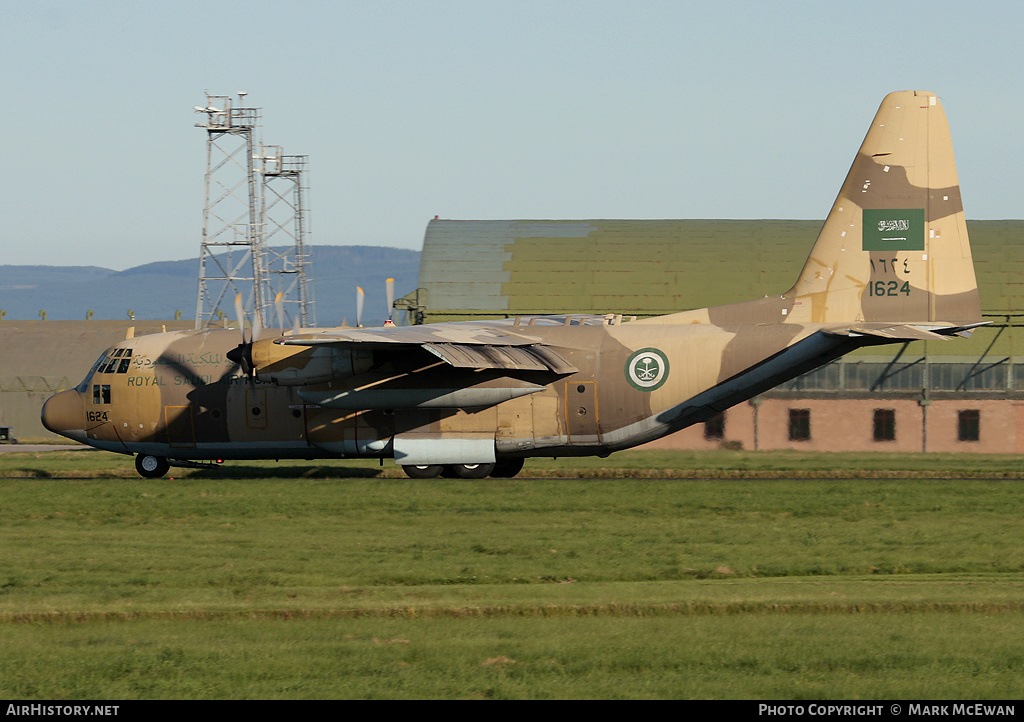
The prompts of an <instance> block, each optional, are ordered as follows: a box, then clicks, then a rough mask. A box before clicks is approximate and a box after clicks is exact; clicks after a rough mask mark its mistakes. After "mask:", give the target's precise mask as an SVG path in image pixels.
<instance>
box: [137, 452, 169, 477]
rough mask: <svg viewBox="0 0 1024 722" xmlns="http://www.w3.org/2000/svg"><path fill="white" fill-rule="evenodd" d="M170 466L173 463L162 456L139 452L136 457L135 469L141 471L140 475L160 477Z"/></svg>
mask: <svg viewBox="0 0 1024 722" xmlns="http://www.w3.org/2000/svg"><path fill="white" fill-rule="evenodd" d="M170 468H171V465H170V464H168V463H167V459H165V458H164V457H162V456H150V455H149V454H139V455H138V456H136V457H135V470H136V471H137V472H139V476H144V477H146V478H147V479H159V478H160V477H161V476H163V475H164V474H166V473H167V470H168V469H170Z"/></svg>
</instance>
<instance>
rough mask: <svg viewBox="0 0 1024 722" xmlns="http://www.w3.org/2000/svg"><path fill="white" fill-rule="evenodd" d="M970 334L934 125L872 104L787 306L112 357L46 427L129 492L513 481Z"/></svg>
mask: <svg viewBox="0 0 1024 722" xmlns="http://www.w3.org/2000/svg"><path fill="white" fill-rule="evenodd" d="M981 324H982V319H981V309H980V306H979V301H978V289H977V284H976V281H975V275H974V266H973V262H972V260H971V249H970V244H969V241H968V237H967V226H966V223H965V220H964V212H963V206H962V204H961V200H960V189H959V184H958V181H957V174H956V167H955V164H954V161H953V149H952V144H951V141H950V137H949V129H948V125H947V123H946V118H945V113H944V111H943V109H942V105H941V104H940V103H939V100H938V98H937V97H936V96H935V95H933V94H930V93H924V92H915V91H904V92H896V93H892V94H890V95H888V96H886V98H885V100H884V101H883V102H882V105H881V107H880V108H879V110H878V113H877V115H876V116H875V118H874V120H873V122H872V124H871V128H870V129H869V130H868V133H867V136H866V137H865V139H864V142H863V144H862V145H861V147H860V151H859V153H858V154H857V157H856V159H855V160H854V162H853V167H852V168H851V169H850V172H849V175H848V176H847V177H846V181H845V183H844V184H843V186H842V189H841V191H840V193H839V197H838V198H837V199H836V201H835V204H834V205H833V207H832V210H831V212H830V213H829V215H828V218H827V219H826V221H825V223H824V225H823V227H822V229H821V232H820V234H819V236H818V238H817V240H816V242H815V244H814V246H813V249H812V250H811V253H810V256H809V258H808V260H807V262H806V264H805V265H804V267H803V270H802V271H801V272H800V275H799V277H798V278H797V281H796V284H795V285H794V286H793V287H792V288H791V289H790V290H789V291H787V292H785V293H783V294H781V295H778V296H771V297H765V298H762V299H757V300H753V301H749V302H744V303H736V304H730V305H727V306H718V307H713V308H702V309H697V310H689V311H683V312H680V313H673V314H669V315H666V316H660V317H656V318H645V319H642V320H627V319H623V318H622V317H621V316H617V315H607V316H543V317H528V318H515V319H504V320H499V321H485V322H454V323H439V324H432V325H426V326H412V327H388V328H372V329H366V328H334V329H324V330H318V329H306V330H295V331H292V332H283V331H273V332H270V331H268V330H262V331H259V330H257V333H255V335H254V336H253V337H252V338H248V337H246V336H245V335H244V331H243V332H242V333H243V337H242V342H241V343H239V337H238V334H239V332H238V331H233V330H207V331H179V332H172V333H161V334H153V335H147V336H142V337H139V338H130V339H126V340H125V341H123V342H122V343H119V344H117V345H116V346H115V347H113V348H111V349H110V350H108V351H107V352H106V353H105V354H104V355H103V357H102V358H101V359H100V360H99V361H98V362H97V363H96V365H95V366H94V367H93V369H92V370H91V371H90V372H89V374H88V375H87V376H86V377H85V379H84V380H83V381H82V383H81V384H80V385H79V386H78V387H77V388H75V389H73V390H69V391H64V392H62V393H59V394H57V395H55V396H53V397H51V398H50V399H49V400H48V401H47V402H46V404H45V406H44V407H43V411H42V418H43V423H44V424H45V425H46V427H47V428H48V429H50V430H51V431H54V432H56V433H59V434H63V435H64V436H67V437H69V438H71V439H75V440H77V441H80V442H82V443H85V444H89V445H91V446H94V447H97V448H100V449H106V450H108V451H114V452H119V453H123V454H135V455H137V459H136V467H137V468H138V470H139V472H140V473H141V474H142V475H143V476H148V477H157V476H161V475H163V474H164V473H165V472H166V471H167V468H168V465H169V464H188V463H197V462H202V461H204V460H207V461H208V460H222V459H267V458H269V459H281V458H302V459H315V458H339V457H364V458H381V459H383V458H393V459H394V460H395V462H396V463H397V464H400V465H401V466H402V467H403V468H404V469H405V470H406V472H407V473H408V474H409V475H410V476H412V477H415V478H429V477H433V476H437V475H440V474H442V473H449V474H454V475H457V476H462V477H466V478H476V477H483V476H487V475H491V476H503V477H508V476H514V475H515V474H517V473H518V472H519V471H520V470H521V468H522V466H523V460H524V459H526V458H528V457H531V456H573V455H579V456H583V455H602V456H603V455H607V454H609V453H611V452H614V451H617V450H620V449H626V448H630V447H633V446H637V445H638V444H642V443H644V442H647V441H651V440H653V439H657V438H659V437H662V436H665V435H666V434H670V433H672V432H674V431H677V430H679V429H682V428H684V427H687V426H690V425H691V424H694V423H698V422H701V421H704V420H707V419H708V418H710V417H712V416H714V415H716V414H718V413H720V412H721V411H723V410H725V409H727V408H729V407H730V406H733V405H735V404H737V403H739V402H741V401H744V400H746V399H749V398H751V397H753V396H754V395H756V394H759V393H762V392H764V391H766V390H768V389H770V388H772V387H774V386H776V385H778V384H780V383H783V382H785V381H788V380H789V379H792V378H795V377H796V376H798V375H800V374H802V373H805V372H807V371H810V370H812V369H814V368H817V367H819V366H821V365H823V364H826V363H828V362H830V361H832V360H834V359H836V358H838V357H839V356H841V355H843V354H845V353H847V352H849V351H852V350H853V349H857V348H860V347H863V346H871V345H876V344H884V343H893V342H903V341H909V340H920V339H935V340H941V339H946V338H947V337H949V336H954V335H961V336H963V335H969V333H970V330H971V329H972V328H974V327H976V326H979V325H981Z"/></svg>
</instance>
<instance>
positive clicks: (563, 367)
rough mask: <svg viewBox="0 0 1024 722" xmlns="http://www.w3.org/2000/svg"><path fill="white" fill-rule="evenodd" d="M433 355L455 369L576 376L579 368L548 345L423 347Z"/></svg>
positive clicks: (429, 344)
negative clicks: (548, 372) (544, 372)
mask: <svg viewBox="0 0 1024 722" xmlns="http://www.w3.org/2000/svg"><path fill="white" fill-rule="evenodd" d="M423 348H425V349H426V350H427V351H429V352H430V353H432V354H434V355H435V356H437V357H438V358H439V359H441V360H442V361H444V362H446V363H448V364H449V365H451V366H454V367H455V368H473V369H504V370H516V371H554V372H555V373H558V374H570V373H575V372H576V371H578V369H577V368H576V367H575V366H573V365H572V364H570V363H569V362H568V361H566V360H565V359H564V358H562V357H561V356H559V355H558V354H557V353H555V352H554V351H552V350H551V349H549V348H545V347H544V346H493V345H477V346H471V345H468V344H452V343H427V344H423Z"/></svg>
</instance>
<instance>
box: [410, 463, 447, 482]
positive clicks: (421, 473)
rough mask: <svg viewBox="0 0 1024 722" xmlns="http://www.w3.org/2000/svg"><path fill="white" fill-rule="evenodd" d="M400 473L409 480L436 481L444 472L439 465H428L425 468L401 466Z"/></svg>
mask: <svg viewBox="0 0 1024 722" xmlns="http://www.w3.org/2000/svg"><path fill="white" fill-rule="evenodd" d="M402 471H404V472H405V475H406V476H408V477H409V478H410V479H436V478H437V477H439V476H440V475H441V472H442V471H444V467H443V466H441V465H440V464H428V465H425V466H403V467H402Z"/></svg>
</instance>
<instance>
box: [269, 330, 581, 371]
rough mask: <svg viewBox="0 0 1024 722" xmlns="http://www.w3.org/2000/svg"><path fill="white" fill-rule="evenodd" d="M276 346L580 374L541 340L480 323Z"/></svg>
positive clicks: (304, 337)
mask: <svg viewBox="0 0 1024 722" xmlns="http://www.w3.org/2000/svg"><path fill="white" fill-rule="evenodd" d="M275 343H277V344H281V345H283V346H314V347H315V346H333V347H336V348H338V347H340V348H346V349H348V350H353V351H359V350H366V351H369V350H374V351H388V350H393V351H395V352H399V351H400V350H401V349H403V348H411V347H418V348H422V349H424V350H426V351H428V352H430V353H432V354H433V355H434V356H437V357H438V358H439V359H441V360H442V361H444V362H445V363H447V364H448V365H450V366H452V367H454V368H463V369H508V370H512V369H514V370H519V371H553V372H555V373H557V374H560V375H562V374H571V373H575V372H576V371H578V369H577V368H576V367H575V366H573V365H572V364H571V363H569V362H568V361H566V360H565V359H564V358H562V356H561V355H559V354H558V353H557V352H556V351H554V350H553V349H551V348H550V347H548V346H545V345H544V344H543V342H542V341H541V339H539V338H536V337H531V336H526V335H522V334H518V333H510V332H508V331H505V330H504V329H502V330H498V329H492V328H485V327H480V326H477V325H467V326H462V325H459V324H436V325H433V326H429V325H428V326H400V327H397V326H396V327H394V328H353V329H330V330H326V331H321V332H318V333H310V334H300V335H296V336H285V337H282V338H280V339H277V340H276V341H275Z"/></svg>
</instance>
